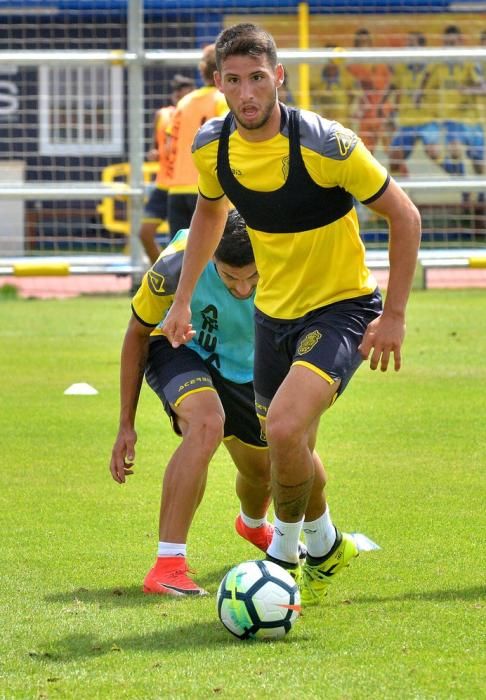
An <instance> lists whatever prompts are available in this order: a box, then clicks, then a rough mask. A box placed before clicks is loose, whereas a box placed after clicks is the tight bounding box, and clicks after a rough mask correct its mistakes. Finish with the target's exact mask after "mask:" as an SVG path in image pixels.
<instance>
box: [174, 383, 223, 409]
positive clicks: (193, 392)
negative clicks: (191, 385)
mask: <svg viewBox="0 0 486 700" xmlns="http://www.w3.org/2000/svg"><path fill="white" fill-rule="evenodd" d="M200 391H214V393H215V394H217V391H216V389H215V388H214V387H213V386H200V387H198V388H197V389H191V391H187V392H186V393H185V394H183V395H182V396H181V397H180V398H179V399H177V401H176V402H175V403H174V404H172V405H173V406H174V407H175V408H177V406H180V404H181V403H182V401H184V399H185V398H186V397H187V396H190V395H191V394H198V393H199V392H200Z"/></svg>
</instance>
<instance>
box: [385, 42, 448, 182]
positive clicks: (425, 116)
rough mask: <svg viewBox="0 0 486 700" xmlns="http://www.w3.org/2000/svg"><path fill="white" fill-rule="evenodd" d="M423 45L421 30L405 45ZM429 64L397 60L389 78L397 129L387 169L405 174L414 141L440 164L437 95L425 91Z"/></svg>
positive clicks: (410, 46)
mask: <svg viewBox="0 0 486 700" xmlns="http://www.w3.org/2000/svg"><path fill="white" fill-rule="evenodd" d="M425 45H426V38H425V36H424V34H422V33H421V32H410V33H409V34H408V36H407V47H409V48H418V47H422V46H425ZM429 74H430V66H428V65H427V64H426V63H418V62H410V63H399V64H397V65H396V66H395V68H394V71H393V80H392V93H391V94H392V96H393V102H394V107H395V111H394V115H395V123H396V125H397V130H396V132H395V133H394V134H393V138H392V141H391V144H390V152H389V156H390V172H392V173H394V174H399V175H402V176H408V174H409V172H408V168H407V164H406V161H407V160H408V158H410V156H411V154H412V152H413V149H414V147H415V145H416V144H417V142H419V141H421V142H422V143H423V146H424V151H425V153H426V154H427V155H428V157H429V158H430V159H431V160H432V161H433V162H434V163H437V164H439V160H440V157H441V143H440V141H441V132H440V124H439V116H438V109H437V101H436V99H437V98H436V96H435V95H434V94H432V93H431V92H430V91H428V90H426V89H425V88H426V85H427V80H428V78H429Z"/></svg>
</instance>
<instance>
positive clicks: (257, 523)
mask: <svg viewBox="0 0 486 700" xmlns="http://www.w3.org/2000/svg"><path fill="white" fill-rule="evenodd" d="M240 516H241V519H242V520H243V522H244V523H245V525H246V526H247V527H261V526H262V525H265V523H266V522H267V516H265V517H263V518H250V517H248V515H246V514H245V513H243V511H242V510H241V508H240Z"/></svg>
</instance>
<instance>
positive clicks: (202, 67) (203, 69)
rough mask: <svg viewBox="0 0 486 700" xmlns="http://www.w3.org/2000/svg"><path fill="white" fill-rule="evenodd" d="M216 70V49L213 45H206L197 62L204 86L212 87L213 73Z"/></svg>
mask: <svg viewBox="0 0 486 700" xmlns="http://www.w3.org/2000/svg"><path fill="white" fill-rule="evenodd" d="M215 70H216V49H215V46H214V44H208V46H205V47H204V49H203V53H202V57H201V60H200V61H199V72H200V74H201V78H202V79H203V81H204V83H205V85H214V72H215Z"/></svg>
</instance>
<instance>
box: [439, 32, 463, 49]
mask: <svg viewBox="0 0 486 700" xmlns="http://www.w3.org/2000/svg"><path fill="white" fill-rule="evenodd" d="M442 43H443V44H444V46H451V47H454V46H460V45H461V44H462V41H461V35H460V34H456V33H455V32H451V33H450V34H444V37H443V42H442Z"/></svg>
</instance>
